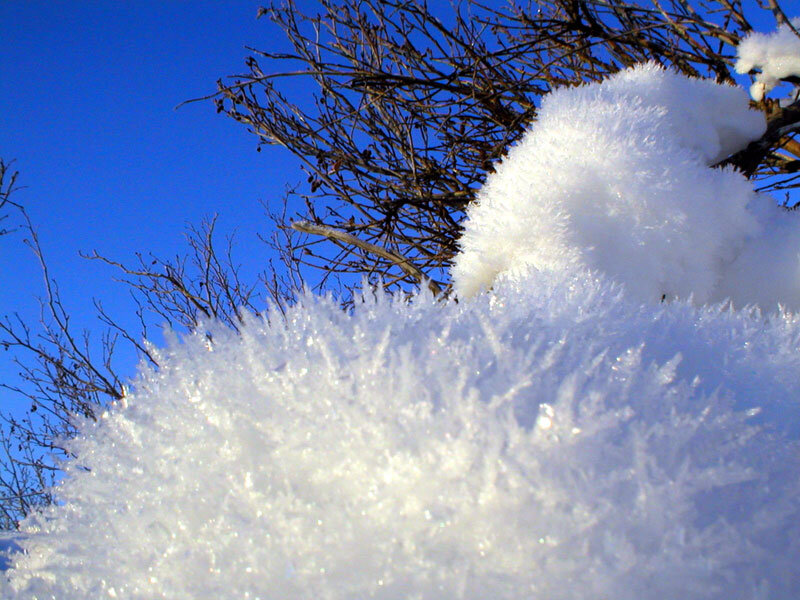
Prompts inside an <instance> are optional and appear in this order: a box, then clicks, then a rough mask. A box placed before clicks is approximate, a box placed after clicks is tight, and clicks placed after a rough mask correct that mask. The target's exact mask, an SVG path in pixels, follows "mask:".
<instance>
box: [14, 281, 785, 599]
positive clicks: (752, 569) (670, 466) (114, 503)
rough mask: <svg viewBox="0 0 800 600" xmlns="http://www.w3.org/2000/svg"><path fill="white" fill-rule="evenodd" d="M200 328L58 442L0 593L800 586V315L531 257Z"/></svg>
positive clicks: (223, 594)
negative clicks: (501, 276) (40, 508)
mask: <svg viewBox="0 0 800 600" xmlns="http://www.w3.org/2000/svg"><path fill="white" fill-rule="evenodd" d="M208 331H209V332H210V333H211V335H212V336H213V340H214V341H213V343H211V344H209V341H208V337H207V336H206V335H205V332H200V333H198V334H196V335H192V336H189V337H186V338H183V339H181V340H174V341H173V342H172V343H171V344H170V346H169V347H167V348H166V349H164V350H162V351H160V355H159V361H160V362H161V364H162V365H163V367H162V369H161V370H160V371H159V372H153V371H148V370H146V369H145V370H143V372H142V374H141V376H140V379H139V381H138V382H137V384H136V390H137V391H136V393H135V394H134V395H132V396H131V397H130V398H129V399H128V401H127V402H126V403H123V404H119V405H118V406H115V407H114V408H112V409H111V410H110V411H109V412H108V413H107V414H105V415H104V416H103V418H102V419H101V420H100V421H99V422H98V423H96V424H93V423H87V424H85V425H84V427H83V434H82V435H81V436H80V437H79V438H77V439H76V440H74V441H72V442H70V448H71V450H72V451H73V452H75V454H76V455H77V456H78V460H76V461H74V462H72V463H69V464H67V465H66V468H67V477H66V479H65V480H64V482H63V483H62V484H61V486H60V487H59V489H58V496H59V499H60V500H59V505H57V506H54V507H52V508H51V509H49V510H48V511H47V512H45V513H44V514H42V515H41V516H38V517H34V518H32V519H30V520H29V521H28V522H27V523H26V524H25V526H24V532H25V534H26V536H27V537H26V539H25V540H24V542H23V545H24V547H25V550H26V553H25V554H18V555H16V558H15V565H14V567H15V568H14V569H13V570H12V571H10V572H9V574H10V576H11V584H10V588H11V590H9V591H8V592H7V596H6V597H10V598H50V597H55V598H59V600H70V599H76V600H77V599H81V600H83V599H85V598H129V599H134V598H136V599H144V598H169V599H172V598H175V599H179V598H180V599H187V598H198V599H199V598H298V599H299V598H320V599H331V600H339V599H341V600H344V599H348V600H349V599H354V598H382V599H389V598H398V599H401V598H402V599H405V598H419V599H424V600H428V599H431V600H433V599H437V600H439V599H456V598H458V599H469V600H471V599H474V600H485V599H486V598H493V599H495V598H496V599H498V600H503V599H515V600H519V599H522V598H534V599H543V600H544V599H547V600H554V599H575V600H578V599H581V600H585V599H598V600H599V599H601V598H615V599H619V600H625V599H630V600H634V599H636V600H647V599H659V600H661V599H667V598H677V597H681V598H688V599H700V598H704V599H705V598H715V599H717V598H718V599H723V598H724V599H726V600H727V599H738V598H742V599H744V598H747V599H748V600H750V599H753V598H788V597H796V595H797V593H798V592H800V572H798V571H797V568H796V566H797V560H798V558H800V480H798V478H797V477H796V474H797V472H798V469H800V453H798V450H800V448H799V447H798V442H797V439H798V435H799V434H800V412H798V406H797V404H798V395H797V393H798V390H800V353H798V352H797V344H798V339H800V321H798V318H797V317H794V316H791V315H788V314H785V315H780V314H775V315H773V316H769V317H762V316H760V315H759V314H757V313H750V312H738V311H731V310H729V309H724V310H723V309H721V308H719V307H710V308H703V309H698V308H696V307H694V306H691V305H689V304H687V303H683V302H674V303H669V304H652V305H641V304H637V303H635V302H632V301H631V300H630V299H629V298H627V297H626V296H625V295H624V293H622V291H621V289H620V288H619V286H617V285H616V284H613V283H612V282H609V281H608V280H607V279H604V278H602V277H596V276H595V277H592V276H589V275H586V274H584V276H581V277H570V276H567V275H566V274H563V273H557V272H547V273H545V272H539V273H537V272H534V273H532V274H531V275H530V278H529V279H527V280H526V281H525V284H524V285H522V284H514V283H512V282H506V283H503V284H500V285H499V286H498V288H497V290H496V293H495V294H485V295H482V296H480V297H478V298H476V299H474V300H473V301H471V302H467V303H461V304H454V303H449V304H446V305H441V304H440V303H438V302H437V301H435V300H434V299H432V298H431V297H430V296H421V297H417V298H415V299H414V300H413V301H412V302H411V303H404V302H401V301H398V300H395V299H392V298H390V297H388V296H386V295H384V294H383V293H382V292H377V293H376V294H375V295H374V297H373V296H368V297H366V298H364V299H363V302H360V303H359V304H358V305H357V306H356V308H355V310H354V311H353V313H352V314H347V313H345V312H343V311H341V310H340V309H339V308H338V306H337V304H336V302H335V301H333V300H332V299H330V298H327V299H326V298H317V297H314V296H311V295H308V296H307V297H305V298H304V299H303V301H302V302H301V304H300V305H298V306H296V307H295V308H293V309H291V310H290V311H289V312H288V314H287V315H286V317H285V318H284V317H282V316H281V315H280V314H279V313H277V311H276V312H273V313H270V314H269V315H268V316H263V317H251V318H250V319H249V321H248V323H247V324H246V326H245V327H244V328H243V330H242V333H241V335H236V334H234V333H231V332H230V331H227V330H225V329H223V328H220V327H215V326H214V325H213V324H211V325H210V326H209V329H208Z"/></svg>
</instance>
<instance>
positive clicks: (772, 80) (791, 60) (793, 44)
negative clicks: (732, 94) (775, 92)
mask: <svg viewBox="0 0 800 600" xmlns="http://www.w3.org/2000/svg"><path fill="white" fill-rule="evenodd" d="M791 22H792V26H793V27H794V28H795V29H797V28H800V18H796V19H792V21H791ZM736 53H737V61H736V72H737V73H742V74H744V73H749V72H750V71H752V70H754V69H759V70H760V71H761V72H760V73H758V74H757V75H756V80H755V82H754V83H753V85H752V86H751V87H750V95H751V96H752V97H753V100H755V101H759V100H761V99H763V98H764V95H765V94H766V93H767V92H769V91H770V90H771V89H773V88H774V87H775V86H776V85H778V84H779V83H780V80H781V79H783V78H784V77H789V76H791V75H800V36H798V35H797V34H796V33H795V32H794V31H792V29H791V28H790V27H789V26H788V25H779V26H778V28H777V30H776V31H773V32H772V33H758V32H752V33H750V34H749V35H748V36H747V37H745V38H744V39H743V40H742V41H741V42H740V43H739V46H737V48H736Z"/></svg>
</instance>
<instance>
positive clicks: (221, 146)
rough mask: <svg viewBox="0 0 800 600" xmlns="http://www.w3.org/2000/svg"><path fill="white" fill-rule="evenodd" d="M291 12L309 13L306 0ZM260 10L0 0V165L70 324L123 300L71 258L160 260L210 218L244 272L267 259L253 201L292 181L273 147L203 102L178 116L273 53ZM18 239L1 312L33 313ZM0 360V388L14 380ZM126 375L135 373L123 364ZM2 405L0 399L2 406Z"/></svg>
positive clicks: (275, 194) (10, 241)
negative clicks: (6, 166) (229, 235)
mask: <svg viewBox="0 0 800 600" xmlns="http://www.w3.org/2000/svg"><path fill="white" fill-rule="evenodd" d="M300 4H301V6H306V7H309V6H310V7H314V6H316V2H313V1H310V0H309V1H305V2H301V3H300ZM258 6H259V2H257V1H227V2H163V1H158V2H156V1H149V2H145V1H137V2H110V1H109V2H31V1H25V2H23V1H19V2H2V3H0V22H1V23H2V24H3V25H2V30H1V31H0V40H1V41H2V46H3V51H2V53H1V54H0V115H2V116H0V157H3V158H4V159H6V160H8V159H16V163H15V167H16V169H18V170H19V171H20V180H19V183H20V184H22V185H24V186H26V189H24V190H21V191H20V192H19V193H18V194H17V195H16V196H15V199H16V200H17V201H19V202H21V203H23V204H24V205H25V206H26V208H27V210H28V212H29V214H30V216H31V218H32V220H33V222H34V224H35V226H36V228H37V230H38V232H39V235H40V238H41V242H42V245H43V247H44V250H45V254H46V257H47V260H48V262H49V266H50V269H51V272H52V275H53V276H54V277H55V278H56V279H57V280H58V282H59V285H60V289H61V292H62V296H63V299H64V301H65V303H66V305H67V307H68V308H69V309H70V311H71V312H73V313H74V315H75V318H76V321H77V324H78V325H79V326H86V327H88V328H98V329H99V327H98V325H99V324H98V323H97V322H96V320H95V318H94V314H93V309H92V303H91V300H92V297H97V298H98V299H100V300H102V301H103V302H104V304H105V305H106V306H107V307H108V308H109V309H111V312H113V313H114V314H115V315H118V316H119V317H120V318H122V319H123V320H124V319H125V318H126V317H128V316H130V314H131V305H130V303H129V301H128V298H127V291H126V289H125V288H124V286H122V285H119V284H115V283H114V282H113V281H112V276H113V275H114V272H113V270H111V269H110V268H106V267H103V266H102V265H100V264H98V263H95V262H89V261H86V260H83V259H81V258H80V257H79V256H78V254H79V252H81V251H84V252H85V251H90V250H93V249H96V250H97V251H98V252H100V253H101V254H104V255H106V256H109V257H111V258H115V259H118V260H121V261H129V260H131V259H132V258H133V255H134V253H135V252H137V251H144V252H153V253H154V254H156V255H159V256H163V257H169V256H173V255H175V254H176V253H179V252H181V251H182V250H183V249H184V244H183V238H182V235H183V231H184V228H185V226H186V225H187V224H198V223H199V222H200V220H201V219H202V218H203V217H206V216H210V215H212V214H214V213H218V214H219V228H220V231H221V232H223V233H224V232H231V231H233V230H236V231H237V236H238V239H239V249H240V253H239V256H240V257H241V258H242V259H246V260H245V263H246V264H245V267H246V268H247V269H248V270H249V271H250V272H253V273H254V272H256V271H257V270H259V268H260V267H261V264H262V262H263V261H264V260H266V257H267V255H266V251H267V250H266V248H265V247H264V246H263V244H261V242H259V241H258V240H257V238H256V232H258V231H261V232H264V231H265V230H266V229H267V223H266V220H265V218H264V216H263V208H262V206H261V204H260V202H261V201H269V200H270V199H279V198H280V197H281V195H282V193H283V190H284V188H285V186H286V185H291V184H295V183H297V182H298V181H301V180H302V179H303V177H302V173H301V172H300V170H299V168H298V166H297V163H296V162H295V161H294V160H293V159H292V158H291V157H290V156H289V155H288V154H287V153H286V152H285V151H283V150H282V149H279V148H267V149H265V151H264V152H261V153H257V152H256V151H255V147H256V144H255V141H256V140H255V137H253V136H252V135H250V134H248V133H247V132H246V130H245V129H244V127H242V126H241V125H238V124H237V123H235V122H233V121H232V120H230V119H229V118H227V117H225V116H222V115H218V114H216V112H215V110H214V106H213V104H212V103H210V102H205V103H193V104H189V105H186V106H183V107H182V108H180V109H178V110H175V107H176V106H177V105H178V104H179V103H181V102H182V101H184V100H187V99H190V98H195V97H198V96H202V95H205V94H208V93H210V92H213V91H214V90H215V82H216V80H217V79H218V78H220V77H223V76H225V75H230V74H234V73H237V72H242V71H244V70H245V68H244V59H245V58H246V57H247V56H248V54H249V53H248V51H247V50H246V49H245V48H244V46H245V45H250V46H255V47H259V48H275V47H276V44H279V43H282V41H283V40H282V39H281V38H280V36H279V35H276V30H275V29H274V28H273V27H272V26H271V24H270V23H269V22H268V20H267V19H260V20H256V11H257V9H258ZM22 240H23V236H22V234H21V233H17V234H15V235H11V236H7V237H4V238H0V281H2V283H0V314H3V315H5V314H9V313H12V312H15V311H20V312H21V313H22V314H24V315H26V316H27V317H28V318H35V315H36V313H35V310H34V308H35V302H36V300H35V299H36V296H39V295H41V294H42V285H41V275H40V273H39V270H38V266H37V264H36V262H35V260H34V257H33V256H32V254H31V253H30V251H29V250H28V249H27V248H26V247H25V246H24V244H23V243H22ZM8 359H9V356H8V353H3V354H0V377H3V376H4V375H5V376H7V375H8V373H9V369H11V367H10V365H9V362H8ZM131 368H132V365H131ZM9 402H11V398H10V397H9V395H8V393H7V392H4V391H2V390H0V410H2V409H3V408H4V407H7V406H9V404H8V403H9Z"/></svg>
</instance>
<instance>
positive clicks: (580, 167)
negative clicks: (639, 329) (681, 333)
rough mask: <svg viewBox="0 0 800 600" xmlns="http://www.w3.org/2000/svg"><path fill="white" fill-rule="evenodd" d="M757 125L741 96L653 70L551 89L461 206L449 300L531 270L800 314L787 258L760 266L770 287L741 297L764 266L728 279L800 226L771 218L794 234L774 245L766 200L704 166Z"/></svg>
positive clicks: (638, 293)
mask: <svg viewBox="0 0 800 600" xmlns="http://www.w3.org/2000/svg"><path fill="white" fill-rule="evenodd" d="M764 128H765V123H764V117H763V115H761V114H760V113H758V112H756V111H753V110H750V109H749V108H748V100H747V96H746V94H745V93H744V91H743V90H741V89H739V88H735V87H731V86H726V85H718V84H716V83H714V82H712V81H708V80H699V79H689V78H686V77H683V76H681V75H678V74H675V73H672V72H669V71H666V70H663V69H662V68H660V67H658V66H656V65H654V64H646V65H642V66H639V67H636V68H634V69H629V70H627V71H623V72H621V73H619V74H617V75H615V76H613V77H612V78H610V79H609V80H608V81H606V82H604V83H602V84H592V85H585V86H583V87H579V88H566V89H561V90H557V91H556V92H554V93H553V94H551V95H550V96H548V97H547V98H545V100H544V102H543V103H542V106H541V109H540V114H539V120H538V121H537V122H536V123H535V124H534V125H533V126H532V128H531V129H530V131H529V132H528V133H527V134H526V135H525V136H524V137H523V139H522V140H521V141H520V143H519V144H517V145H516V146H515V147H514V148H512V149H511V150H510V152H509V153H508V156H506V157H505V159H504V160H503V161H502V162H501V163H500V164H499V165H498V166H497V170H496V172H495V173H493V174H492V175H490V176H489V178H488V180H487V182H486V185H485V186H484V187H483V189H482V190H481V191H480V192H479V194H478V199H477V202H476V203H475V204H474V205H473V206H472V207H471V208H470V210H469V213H468V219H467V221H466V223H465V232H464V235H463V237H462V239H461V253H460V254H459V255H458V256H457V257H456V259H455V266H454V268H453V278H454V282H455V286H456V290H457V292H458V294H459V296H460V297H462V298H463V297H468V296H471V295H474V294H475V293H477V292H478V291H479V290H480V289H482V288H488V287H490V286H491V285H492V284H493V282H494V281H495V278H496V277H497V276H498V275H499V274H503V276H514V274H515V273H518V272H520V271H522V272H524V271H526V270H527V269H528V268H531V267H533V268H536V269H541V270H553V271H563V270H566V269H571V270H576V269H577V270H581V269H586V268H589V269H596V270H599V271H602V272H605V273H607V274H608V275H610V276H611V277H613V278H614V279H615V280H617V281H620V282H621V283H624V284H625V286H626V288H627V290H628V293H630V294H631V295H632V296H634V297H635V298H638V299H639V300H642V301H645V302H652V301H658V300H659V299H660V298H661V297H662V296H664V295H666V296H667V297H668V298H672V297H680V298H688V297H690V296H692V297H693V298H694V301H695V302H696V303H698V304H703V303H706V302H713V301H720V300H723V299H724V298H725V297H727V296H730V297H731V298H732V299H733V300H734V302H735V303H736V304H737V305H740V306H741V305H744V304H747V303H751V302H757V301H763V303H764V308H766V309H770V310H772V309H774V308H776V306H777V304H778V303H779V302H782V303H784V304H786V305H789V306H792V307H793V308H800V278H798V277H797V276H796V273H797V272H798V270H800V260H798V257H797V255H792V256H788V257H786V258H787V262H781V263H780V264H774V265H773V263H774V260H770V261H768V263H767V264H768V265H770V266H767V267H766V268H767V269H769V270H770V271H771V272H774V273H775V275H776V280H777V281H779V282H780V284H777V282H776V284H775V285H770V286H768V287H767V289H763V288H762V289H759V290H753V289H752V288H751V285H750V283H751V281H749V280H748V278H749V277H752V278H759V277H761V276H762V270H761V268H758V269H755V270H754V271H751V272H747V273H746V272H745V265H749V264H750V263H748V262H747V261H740V262H739V263H738V264H737V266H736V268H735V269H734V270H735V273H734V274H733V275H731V276H733V277H734V278H735V279H736V281H737V283H738V282H739V281H740V280H742V279H744V280H745V282H746V283H747V285H742V286H738V287H737V286H733V285H731V284H730V282H728V281H727V278H728V277H729V273H728V267H729V266H730V265H731V264H732V263H734V262H735V261H736V258H737V257H738V256H740V255H741V254H742V253H745V254H749V253H750V249H749V248H748V246H749V245H751V244H752V245H755V246H758V247H759V248H762V247H764V246H766V248H767V249H768V250H769V249H778V248H783V247H784V246H785V245H786V244H787V242H788V243H790V244H793V245H795V246H796V245H798V244H800V241H799V240H800V221H798V219H797V217H795V216H794V215H792V216H787V215H779V217H780V219H779V220H781V221H786V222H789V223H791V226H787V227H783V228H781V232H780V233H781V237H778V236H777V235H776V232H775V230H774V227H775V219H773V218H772V217H773V215H772V212H773V211H771V210H770V209H771V208H772V207H773V206H774V204H775V202H774V200H772V199H771V198H769V197H766V196H757V195H756V194H755V193H754V192H753V189H752V186H751V184H750V183H749V182H748V181H747V180H746V179H745V178H744V177H743V176H742V175H741V174H739V173H738V172H736V171H733V170H731V169H714V168H710V167H709V165H712V164H714V163H716V162H718V161H719V160H721V159H722V158H724V157H726V156H727V155H729V154H731V153H733V152H734V151H736V150H739V149H741V148H743V147H744V146H745V145H747V143H748V142H749V141H751V140H753V139H756V138H758V137H759V136H760V135H761V134H762V133H763V131H764ZM775 212H777V211H775ZM784 235H785V236H788V238H785V237H783V236H784ZM757 254H759V255H761V252H757ZM762 278H763V277H762ZM787 278H790V279H789V281H786V279H787ZM776 286H777V288H778V289H779V290H780V293H778V291H774V288H776ZM773 291H774V293H773Z"/></svg>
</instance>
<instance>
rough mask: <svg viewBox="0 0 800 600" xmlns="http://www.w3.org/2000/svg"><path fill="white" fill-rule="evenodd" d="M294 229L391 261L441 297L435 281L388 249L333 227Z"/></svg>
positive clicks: (301, 223)
mask: <svg viewBox="0 0 800 600" xmlns="http://www.w3.org/2000/svg"><path fill="white" fill-rule="evenodd" d="M292 229H294V230H295V231H299V232H300V233H306V234H311V235H321V236H323V237H326V238H328V239H331V240H336V241H338V242H341V243H343V244H348V245H350V246H355V247H356V248H361V249H362V250H364V251H365V252H370V253H372V254H375V255H377V256H380V257H381V258H384V259H386V260H390V261H392V262H393V263H395V264H396V265H397V266H398V267H400V268H401V269H402V270H403V271H404V272H405V273H406V274H407V275H409V276H410V277H413V278H414V279H415V280H416V281H417V282H418V283H419V284H420V285H422V284H424V283H427V284H428V289H429V290H430V291H431V292H433V295H434V296H439V295H440V294H441V293H442V290H441V288H440V287H439V286H438V285H437V283H436V282H435V281H433V280H432V279H429V278H427V277H426V276H425V274H424V273H423V272H422V271H420V270H419V269H418V268H417V267H415V266H414V265H413V264H411V262H410V261H409V260H408V259H407V258H404V257H402V256H400V255H398V254H395V253H394V252H390V251H389V250H387V249H386V248H381V247H380V246H376V245H375V244H371V243H370V242H365V241H364V240H361V239H359V238H357V237H356V236H354V235H350V234H349V233H345V232H344V231H340V230H338V229H334V228H333V227H328V226H325V225H315V224H314V223H310V222H308V221H295V222H294V223H292Z"/></svg>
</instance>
